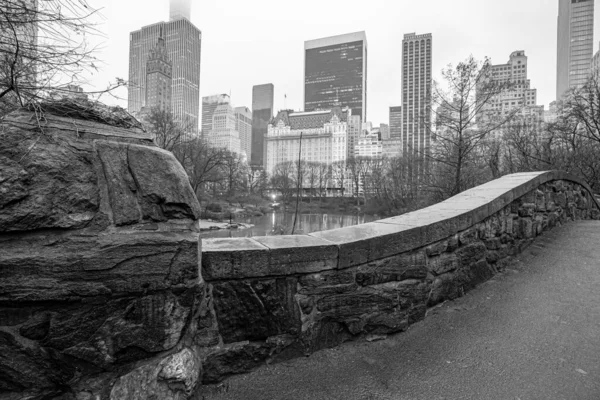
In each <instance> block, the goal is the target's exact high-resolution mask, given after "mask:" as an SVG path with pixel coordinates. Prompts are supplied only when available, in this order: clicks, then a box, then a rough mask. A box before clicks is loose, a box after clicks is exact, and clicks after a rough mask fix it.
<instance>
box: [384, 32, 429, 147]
mask: <svg viewBox="0 0 600 400" xmlns="http://www.w3.org/2000/svg"><path fill="white" fill-rule="evenodd" d="M431 64H432V36H431V34H430V33H427V34H423V35H417V34H415V33H408V34H405V35H404V39H403V40H402V133H401V139H402V153H403V155H415V156H422V155H424V154H426V152H428V151H429V148H430V144H431V133H430V132H431V130H430V124H431V93H430V92H431ZM390 123H391V121H390Z"/></svg>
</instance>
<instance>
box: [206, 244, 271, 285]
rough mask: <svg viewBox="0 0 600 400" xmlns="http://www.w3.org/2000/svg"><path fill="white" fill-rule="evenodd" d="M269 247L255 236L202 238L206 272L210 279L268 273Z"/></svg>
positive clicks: (254, 275)
mask: <svg viewBox="0 0 600 400" xmlns="http://www.w3.org/2000/svg"><path fill="white" fill-rule="evenodd" d="M268 273H269V249H268V248H267V247H266V246H263V245H262V244H260V243H258V242H257V241H256V240H254V239H252V238H235V239H229V238H220V239H202V276H203V278H204V279H205V280H206V281H214V280H219V279H232V278H248V277H257V276H265V275H268Z"/></svg>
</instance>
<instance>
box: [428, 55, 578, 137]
mask: <svg viewBox="0 0 600 400" xmlns="http://www.w3.org/2000/svg"><path fill="white" fill-rule="evenodd" d="M588 73H589V68H588ZM486 75H487V76H486V80H481V81H480V82H481V84H480V86H479V87H478V88H477V95H479V92H480V91H481V90H482V89H481V86H483V87H485V84H486V83H487V82H488V81H489V80H491V81H496V82H510V83H512V85H513V86H512V87H511V88H510V89H508V90H503V91H502V92H501V93H498V94H497V95H495V96H493V97H492V98H490V99H489V101H487V102H486V104H484V105H483V106H482V107H481V110H480V112H479V113H478V116H477V118H478V121H482V122H485V121H489V119H488V118H489V117H490V116H502V117H508V115H509V114H510V113H513V112H515V109H518V113H517V114H516V115H515V119H514V120H513V121H511V122H510V123H508V124H506V125H505V126H504V127H503V129H497V130H496V132H495V133H496V134H495V135H493V136H498V135H501V134H502V133H503V132H504V131H505V128H509V127H510V126H512V124H515V125H519V124H521V123H523V122H527V123H528V124H529V126H538V127H541V126H540V124H541V122H542V120H543V117H544V106H538V105H537V89H534V88H532V87H531V81H530V80H529V79H528V78H527V56H526V55H525V51H524V50H516V51H513V52H512V53H511V54H510V57H509V59H508V62H507V63H506V64H496V65H491V66H490V67H489V68H488V69H487V71H486ZM483 96H484V97H485V94H484V95H483ZM455 109H460V107H455ZM445 111H446V112H452V111H451V110H445ZM437 114H438V115H439V114H440V112H438V113H437Z"/></svg>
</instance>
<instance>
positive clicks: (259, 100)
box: [250, 83, 275, 169]
mask: <svg viewBox="0 0 600 400" xmlns="http://www.w3.org/2000/svg"><path fill="white" fill-rule="evenodd" d="M274 92H275V88H274V86H273V84H272V83H265V84H264V85H255V86H253V87H252V143H251V150H250V152H251V155H250V164H251V165H253V166H254V167H262V168H263V169H264V168H266V162H267V158H266V155H265V151H266V144H265V136H266V134H267V130H268V125H269V121H271V118H273V99H274Z"/></svg>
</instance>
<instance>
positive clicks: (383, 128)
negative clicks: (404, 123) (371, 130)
mask: <svg viewBox="0 0 600 400" xmlns="http://www.w3.org/2000/svg"><path fill="white" fill-rule="evenodd" d="M379 131H380V132H381V140H387V139H389V138H390V126H389V125H388V124H380V125H379Z"/></svg>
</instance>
